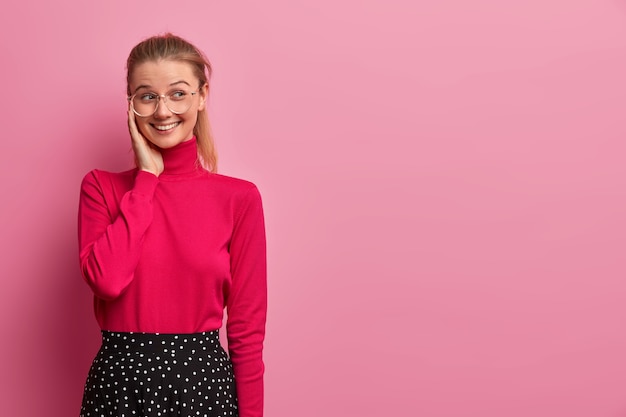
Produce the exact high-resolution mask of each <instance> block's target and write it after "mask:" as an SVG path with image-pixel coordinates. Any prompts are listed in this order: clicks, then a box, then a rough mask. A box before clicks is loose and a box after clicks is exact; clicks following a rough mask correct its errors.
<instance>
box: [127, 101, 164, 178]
mask: <svg viewBox="0 0 626 417" xmlns="http://www.w3.org/2000/svg"><path fill="white" fill-rule="evenodd" d="M128 131H129V132H130V138H131V142H132V145H133V152H135V157H136V158H137V165H138V168H139V169H141V170H142V171H148V172H151V173H153V174H154V175H156V176H157V177H158V176H159V175H161V173H162V172H163V157H162V156H161V152H159V151H158V150H157V149H155V147H154V145H152V144H151V143H150V142H148V140H147V139H146V138H145V137H144V136H143V135H142V134H141V132H139V129H138V128H137V123H135V113H133V111H132V110H131V109H129V110H128Z"/></svg>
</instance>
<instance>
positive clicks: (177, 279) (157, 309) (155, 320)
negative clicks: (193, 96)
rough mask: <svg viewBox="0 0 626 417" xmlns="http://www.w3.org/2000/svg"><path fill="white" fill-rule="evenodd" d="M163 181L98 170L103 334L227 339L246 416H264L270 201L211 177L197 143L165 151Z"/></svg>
mask: <svg viewBox="0 0 626 417" xmlns="http://www.w3.org/2000/svg"><path fill="white" fill-rule="evenodd" d="M162 155H163V162H164V171H163V173H162V174H161V175H160V176H159V177H156V176H155V175H153V174H151V173H148V172H145V171H140V170H137V169H133V170H130V171H126V172H122V173H109V172H104V171H99V170H94V171H91V172H89V173H88V174H87V175H86V176H85V178H84V179H83V182H82V185H81V193H80V204H79V216H78V233H79V249H80V267H81V271H82V274H83V276H84V278H85V280H86V281H87V283H88V284H89V286H90V287H91V289H92V290H93V292H94V309H95V314H96V319H97V321H98V323H99V325H100V327H101V328H102V329H103V330H108V331H118V332H148V333H197V332H203V331H211V330H215V329H219V328H220V327H221V325H222V318H223V313H224V308H225V307H226V309H227V313H228V314H227V322H226V333H227V337H228V350H229V354H230V357H231V360H232V362H233V368H234V373H235V381H236V385H237V395H238V399H239V413H240V414H239V415H240V417H260V416H262V414H263V371H264V366H263V359H262V349H263V339H264V335H265V318H266V309H267V283H266V258H265V228H264V221H263V209H262V205H261V197H260V195H259V192H258V189H257V188H256V186H255V185H254V184H252V183H250V182H248V181H244V180H240V179H236V178H231V177H227V176H223V175H219V174H213V173H209V172H208V171H206V170H205V169H203V168H202V167H201V166H200V165H199V164H198V162H197V145H196V141H195V139H192V140H189V141H186V142H183V143H181V144H179V145H177V146H175V147H173V148H170V149H164V150H162Z"/></svg>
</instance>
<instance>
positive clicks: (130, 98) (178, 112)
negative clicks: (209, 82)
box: [126, 89, 200, 117]
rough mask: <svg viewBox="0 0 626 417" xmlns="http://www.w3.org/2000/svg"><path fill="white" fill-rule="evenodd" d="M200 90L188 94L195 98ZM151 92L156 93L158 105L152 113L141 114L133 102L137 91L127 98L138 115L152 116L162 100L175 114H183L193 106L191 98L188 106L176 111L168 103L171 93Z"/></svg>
mask: <svg viewBox="0 0 626 417" xmlns="http://www.w3.org/2000/svg"><path fill="white" fill-rule="evenodd" d="M198 91H200V89H198V90H196V91H191V92H189V93H187V94H189V95H191V96H192V98H193V96H195V95H196V94H198ZM144 94H145V93H144ZM150 94H154V95H155V96H156V97H157V102H156V106H154V111H153V112H152V113H150V114H141V113H139V112H138V111H137V110H135V104H134V103H133V100H134V99H135V96H136V95H137V93H135V94H133V95H132V96H129V97H126V99H127V100H128V101H129V102H130V108H131V109H132V110H133V113H135V114H136V115H137V116H139V117H150V116H152V115H153V114H154V113H156V112H157V110H158V109H159V104H160V103H161V100H163V104H164V105H165V107H167V109H168V110H169V111H171V112H172V113H174V114H183V113H185V112H186V111H187V110H189V109H190V108H191V100H190V101H189V107H187V108H186V109H185V110H184V111H174V110H172V109H171V108H170V106H168V105H167V100H168V99H169V96H170V94H156V93H150ZM172 94H174V93H172Z"/></svg>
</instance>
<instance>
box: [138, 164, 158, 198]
mask: <svg viewBox="0 0 626 417" xmlns="http://www.w3.org/2000/svg"><path fill="white" fill-rule="evenodd" d="M158 183H159V178H158V177H157V176H156V175H154V174H152V173H150V172H148V171H142V170H139V171H137V175H136V176H135V186H134V187H133V192H134V193H138V194H142V195H145V196H148V197H152V196H153V195H154V190H155V189H156V186H157V184H158Z"/></svg>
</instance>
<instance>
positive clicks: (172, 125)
mask: <svg viewBox="0 0 626 417" xmlns="http://www.w3.org/2000/svg"><path fill="white" fill-rule="evenodd" d="M179 124H180V122H174V123H170V124H167V125H152V127H154V128H155V129H156V130H160V131H161V132H164V131H167V130H171V129H174V128H175V127H176V126H178V125H179Z"/></svg>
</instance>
